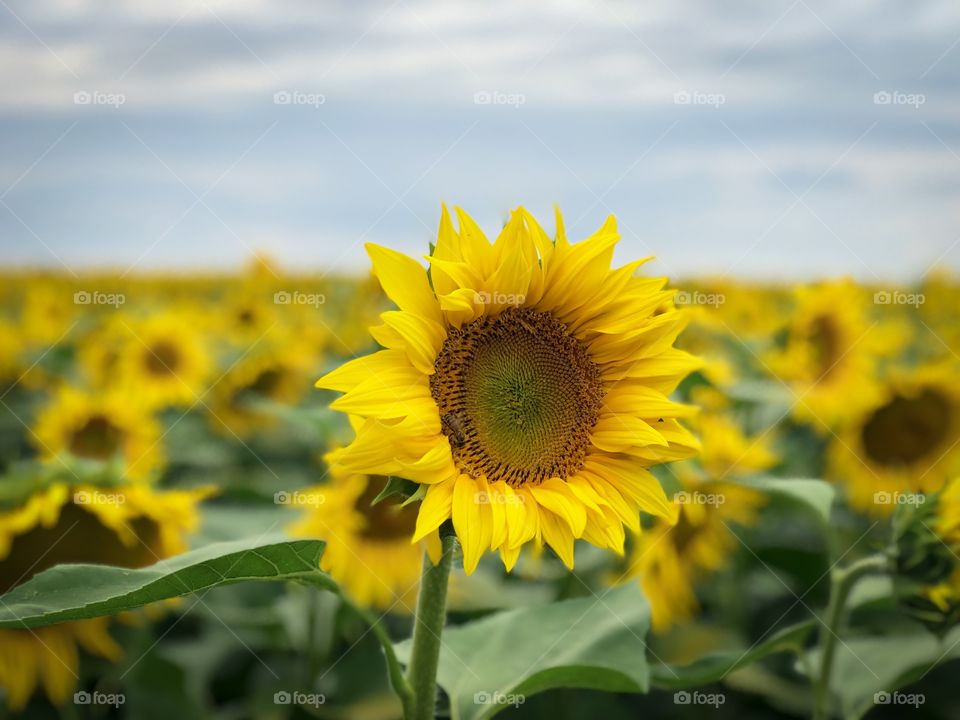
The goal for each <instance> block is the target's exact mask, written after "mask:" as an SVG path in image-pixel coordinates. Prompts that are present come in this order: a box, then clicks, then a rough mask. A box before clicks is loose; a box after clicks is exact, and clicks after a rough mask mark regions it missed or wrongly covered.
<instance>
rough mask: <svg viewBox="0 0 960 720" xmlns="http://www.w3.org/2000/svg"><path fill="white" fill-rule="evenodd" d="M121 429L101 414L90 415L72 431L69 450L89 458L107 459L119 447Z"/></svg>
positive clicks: (78, 455) (121, 436) (121, 437)
mask: <svg viewBox="0 0 960 720" xmlns="http://www.w3.org/2000/svg"><path fill="white" fill-rule="evenodd" d="M122 440H123V431H122V430H121V429H120V428H118V427H117V426H116V425H114V424H113V423H112V422H110V420H109V419H108V418H107V417H105V416H103V415H92V416H91V417H89V418H88V419H87V421H86V422H85V423H84V424H83V425H81V426H80V427H78V428H77V429H76V430H74V431H73V434H72V435H71V436H70V442H69V445H68V447H69V450H70V452H71V453H73V454H74V455H76V456H77V457H81V458H87V459H89V460H109V459H110V458H111V457H113V456H114V455H115V454H116V453H117V451H118V450H119V449H120V443H121V441H122Z"/></svg>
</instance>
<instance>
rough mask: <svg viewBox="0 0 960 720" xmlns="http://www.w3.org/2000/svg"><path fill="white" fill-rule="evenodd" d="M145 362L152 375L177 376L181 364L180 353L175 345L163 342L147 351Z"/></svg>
mask: <svg viewBox="0 0 960 720" xmlns="http://www.w3.org/2000/svg"><path fill="white" fill-rule="evenodd" d="M144 361H145V363H146V366H147V372H149V373H150V374H151V375H161V376H166V375H175V374H176V372H177V366H178V365H179V364H180V351H179V349H178V348H177V346H176V345H174V344H173V343H171V342H168V341H165V340H161V341H160V342H158V343H156V344H154V345H153V346H152V347H150V348H148V349H147V351H146V353H144Z"/></svg>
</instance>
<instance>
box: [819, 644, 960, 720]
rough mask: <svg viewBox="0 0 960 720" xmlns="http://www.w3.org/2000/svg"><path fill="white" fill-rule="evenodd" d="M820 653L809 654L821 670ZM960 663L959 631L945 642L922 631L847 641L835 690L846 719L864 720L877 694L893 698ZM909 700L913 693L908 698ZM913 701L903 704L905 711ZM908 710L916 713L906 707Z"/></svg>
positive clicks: (902, 700) (842, 648) (841, 646)
mask: <svg viewBox="0 0 960 720" xmlns="http://www.w3.org/2000/svg"><path fill="white" fill-rule="evenodd" d="M819 657H820V655H819V652H818V650H812V651H810V660H811V662H812V663H813V666H814V667H816V666H817V663H819ZM957 658H960V628H954V629H953V630H951V631H950V632H949V633H947V634H946V635H945V636H944V637H943V638H942V639H941V638H937V637H936V636H935V635H933V634H932V633H930V632H927V631H926V630H925V629H923V628H922V627H919V626H918V627H917V628H916V629H915V630H914V631H913V632H909V631H903V630H901V631H899V632H897V633H896V634H891V635H885V636H878V637H854V638H844V639H843V640H842V641H841V642H839V643H838V644H837V648H836V659H835V661H834V671H833V678H832V682H831V687H832V689H833V692H834V696H835V698H836V699H837V701H838V702H839V703H840V708H841V711H842V713H843V715H844V716H845V717H861V716H863V715H864V714H866V713H867V712H868V711H869V710H870V709H872V708H873V706H874V704H875V696H876V695H877V693H890V692H894V691H897V690H899V689H900V688H904V687H906V686H908V685H909V684H910V683H913V682H916V681H917V680H919V679H920V678H921V677H923V676H924V675H926V674H927V673H928V672H929V671H930V670H931V669H932V668H934V667H935V666H937V665H940V664H942V663H945V662H949V661H950V660H955V659H957ZM904 694H905V695H906V696H909V691H906V692H905V693H904ZM907 699H908V698H900V699H898V702H897V704H900V705H904V704H906V703H905V701H906V700H907ZM907 709H913V708H912V707H910V706H909V705H908V704H907Z"/></svg>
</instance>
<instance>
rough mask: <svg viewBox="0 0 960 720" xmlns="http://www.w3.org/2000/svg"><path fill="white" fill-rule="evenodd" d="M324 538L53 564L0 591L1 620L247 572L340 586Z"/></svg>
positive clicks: (95, 606)
mask: <svg viewBox="0 0 960 720" xmlns="http://www.w3.org/2000/svg"><path fill="white" fill-rule="evenodd" d="M323 548H324V543H323V541H322V540H290V539H289V538H286V537H284V536H279V535H275V536H273V537H267V538H261V539H259V540H242V541H235V542H225V543H214V544H211V545H207V546H205V547H202V548H199V549H197V550H192V551H190V552H187V553H184V554H182V555H177V556H175V557H172V558H169V559H167V560H163V561H161V562H158V563H156V564H155V565H150V566H149V567H145V568H139V569H135V570H131V569H127V568H120V567H112V566H109V565H80V564H78V565H57V566H56V567H52V568H50V569H49V570H45V571H44V572H42V573H39V574H37V575H35V576H34V577H32V578H31V579H30V580H28V581H27V582H25V583H23V584H22V585H18V586H17V587H15V588H14V589H13V590H11V591H10V592H8V593H7V594H6V595H4V596H2V597H0V628H3V627H6V628H23V627H28V628H35V627H42V626H44V625H52V624H54V623H60V622H65V621H68V620H83V619H86V618H92V617H100V616H103V615H115V614H117V613H119V612H122V611H124V610H131V609H133V608H137V607H140V606H142V605H147V604H149V603H153V602H157V601H159V600H167V599H169V598H174V597H180V596H182V595H188V594H190V593H194V592H198V591H202V590H207V589H208V588H212V587H216V586H218V585H227V584H231V583H238V582H244V581H246V580H304V579H306V580H309V581H310V582H311V583H313V584H316V585H319V586H321V587H324V588H326V589H329V590H331V591H334V592H336V591H337V585H336V583H334V581H333V580H331V579H330V577H329V576H328V575H326V574H325V573H322V572H320V570H319V569H318V563H319V560H320V555H321V554H323Z"/></svg>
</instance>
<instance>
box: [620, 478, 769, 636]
mask: <svg viewBox="0 0 960 720" xmlns="http://www.w3.org/2000/svg"><path fill="white" fill-rule="evenodd" d="M683 487H684V488H685V489H684V490H681V491H680V492H678V493H677V495H676V499H677V501H678V503H679V506H680V517H679V520H678V521H677V523H676V524H675V525H672V526H671V525H670V524H669V523H667V522H664V521H663V520H661V519H659V518H658V519H656V520H655V521H654V524H653V526H652V527H651V528H649V529H645V530H644V531H643V533H640V534H638V535H637V536H636V543H635V544H634V546H633V549H632V551H631V553H630V556H629V564H628V566H627V571H626V574H625V577H629V578H639V580H640V585H641V586H642V587H643V592H644V595H646V597H647V599H648V600H649V601H650V612H651V623H652V626H653V629H654V631H655V632H665V631H666V630H669V629H670V628H671V627H672V626H674V625H675V624H679V623H684V622H687V621H689V620H691V619H692V618H693V617H695V616H696V614H697V613H698V612H699V603H698V602H697V594H696V585H697V582H698V581H699V580H701V579H702V577H703V576H704V575H706V574H709V573H713V572H716V571H718V570H720V569H722V568H723V567H724V566H725V565H726V563H727V561H728V558H729V557H730V555H732V554H733V552H734V551H735V550H736V549H737V547H738V546H739V541H738V540H737V538H736V536H735V535H734V534H733V530H732V529H731V527H730V523H737V524H739V525H742V526H744V527H752V526H753V525H756V523H757V519H758V517H757V516H758V512H759V510H760V508H761V507H762V506H763V504H764V503H765V498H764V496H763V495H762V494H761V493H760V492H758V491H756V490H754V489H752V488H749V487H745V486H743V485H737V484H734V483H728V482H707V483H687V484H684V485H683Z"/></svg>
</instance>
